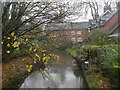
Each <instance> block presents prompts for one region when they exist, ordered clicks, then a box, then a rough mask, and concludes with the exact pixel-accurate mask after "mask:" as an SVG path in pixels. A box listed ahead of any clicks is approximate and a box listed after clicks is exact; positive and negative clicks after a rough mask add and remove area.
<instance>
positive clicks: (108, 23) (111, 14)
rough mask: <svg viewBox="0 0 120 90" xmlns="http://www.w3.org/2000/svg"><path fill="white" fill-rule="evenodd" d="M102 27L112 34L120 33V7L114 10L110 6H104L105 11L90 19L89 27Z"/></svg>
mask: <svg viewBox="0 0 120 90" xmlns="http://www.w3.org/2000/svg"><path fill="white" fill-rule="evenodd" d="M96 28H101V29H102V30H106V31H108V32H109V33H110V35H112V34H119V33H120V9H117V10H115V11H112V9H111V7H110V6H105V7H104V13H103V14H102V15H101V16H99V17H98V18H97V19H92V20H89V29H91V30H93V29H96Z"/></svg>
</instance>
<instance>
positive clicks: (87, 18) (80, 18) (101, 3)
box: [61, 0, 120, 22]
mask: <svg viewBox="0 0 120 90" xmlns="http://www.w3.org/2000/svg"><path fill="white" fill-rule="evenodd" d="M61 1H62V0H61ZM80 1H89V0H64V2H80ZM93 1H94V0H93ZM95 1H97V2H98V3H99V15H101V14H103V8H104V1H108V0H95ZM109 1H111V2H112V4H111V6H112V9H113V10H114V9H115V2H117V1H120V0H109ZM74 17H75V16H74ZM74 17H73V18H74ZM89 19H92V16H91V12H90V10H89V11H88V14H87V15H86V16H85V17H79V18H78V19H77V20H75V21H73V22H82V21H88V20H89Z"/></svg>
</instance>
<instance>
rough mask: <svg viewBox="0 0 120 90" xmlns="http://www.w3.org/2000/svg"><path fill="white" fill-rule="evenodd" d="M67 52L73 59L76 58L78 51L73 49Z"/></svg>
mask: <svg viewBox="0 0 120 90" xmlns="http://www.w3.org/2000/svg"><path fill="white" fill-rule="evenodd" d="M66 51H67V52H68V53H70V54H71V55H72V56H73V57H76V56H77V52H76V50H73V49H66Z"/></svg>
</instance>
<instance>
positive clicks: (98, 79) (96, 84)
mask: <svg viewBox="0 0 120 90" xmlns="http://www.w3.org/2000/svg"><path fill="white" fill-rule="evenodd" d="M86 79H87V82H88V83H89V87H90V88H110V82H109V79H108V78H105V77H103V76H102V74H101V73H92V74H90V75H86Z"/></svg>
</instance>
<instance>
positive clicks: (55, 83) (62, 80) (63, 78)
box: [20, 55, 87, 88]
mask: <svg viewBox="0 0 120 90" xmlns="http://www.w3.org/2000/svg"><path fill="white" fill-rule="evenodd" d="M65 57H67V58H64V57H63V59H64V63H63V64H61V65H59V66H57V65H55V66H53V67H51V68H46V70H47V71H48V73H46V74H44V75H42V74H40V71H35V72H33V73H32V74H31V75H29V76H28V77H27V78H26V79H25V81H24V82H23V83H22V85H21V87H20V88H87V84H86V81H85V79H84V76H83V73H82V71H81V70H80V69H79V68H78V67H77V65H74V64H73V59H72V58H71V57H70V56H69V55H68V56H67V55H65Z"/></svg>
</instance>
